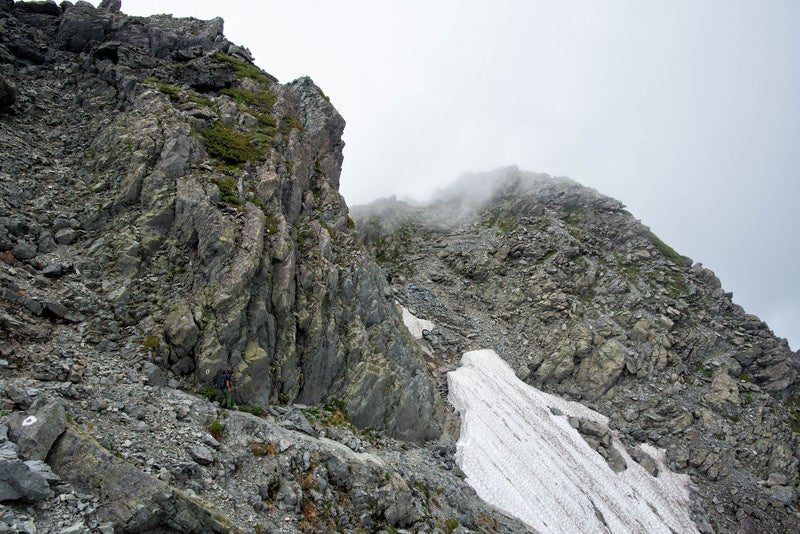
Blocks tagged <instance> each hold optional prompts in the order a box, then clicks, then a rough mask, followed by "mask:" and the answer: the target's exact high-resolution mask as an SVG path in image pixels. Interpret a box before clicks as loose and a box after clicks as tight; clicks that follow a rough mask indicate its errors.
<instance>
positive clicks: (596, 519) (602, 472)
mask: <svg viewBox="0 0 800 534" xmlns="http://www.w3.org/2000/svg"><path fill="white" fill-rule="evenodd" d="M447 381H448V386H449V391H450V402H451V403H452V404H453V405H454V406H455V408H456V409H457V410H458V411H459V413H460V414H461V418H462V422H461V437H460V439H459V440H458V444H457V453H456V460H457V461H458V464H459V466H460V467H461V469H462V471H464V473H465V474H466V475H467V478H466V481H467V483H468V484H470V485H471V486H472V487H473V488H475V491H476V492H477V493H478V495H479V496H480V497H481V498H482V499H483V500H485V501H486V502H488V503H490V504H492V505H494V506H496V507H497V508H499V509H501V510H503V511H505V512H506V513H508V514H510V515H513V516H516V517H518V518H519V519H520V520H522V521H524V522H525V523H526V524H528V525H529V526H530V527H531V528H533V529H535V530H536V531H540V532H563V533H575V532H613V533H615V534H616V533H622V532H636V533H640V532H647V533H656V532H667V533H669V532H697V529H696V527H695V524H694V522H692V520H691V519H690V516H689V477H688V476H686V475H678V474H675V473H672V472H671V471H669V469H668V468H667V467H666V466H665V465H664V456H663V452H662V451H659V450H658V449H655V448H653V447H649V446H642V449H643V450H644V451H645V452H646V453H647V454H649V455H650V456H651V457H653V459H654V460H656V462H657V464H658V473H659V474H658V476H657V477H653V476H652V475H650V474H649V473H648V472H647V471H646V470H645V469H644V468H643V467H642V466H640V465H639V464H638V463H636V461H634V460H633V459H632V458H631V457H630V456H629V455H628V454H627V453H626V451H625V449H624V447H623V446H622V445H621V444H620V443H619V442H618V441H617V440H616V439H615V440H614V443H613V445H614V447H615V448H616V449H617V450H618V451H619V452H620V454H622V456H623V458H625V461H626V462H627V465H628V468H627V469H626V470H625V471H623V472H621V473H615V472H614V471H612V470H611V468H610V467H609V466H608V464H607V463H606V461H605V460H604V459H603V458H602V457H601V456H600V454H598V453H597V452H596V451H595V450H593V449H592V448H591V447H590V446H589V445H588V444H587V443H586V441H584V439H583V438H582V437H581V436H580V434H578V431H577V430H575V429H574V428H572V426H570V424H569V422H568V421H567V416H570V415H571V416H575V417H581V418H587V419H590V420H592V421H595V422H597V423H600V424H602V425H604V426H606V427H607V425H608V418H606V417H605V416H603V415H601V414H599V413H597V412H595V411H593V410H590V409H589V408H587V407H585V406H583V405H582V404H579V403H576V402H569V401H565V400H563V399H560V398H558V397H556V396H553V395H548V394H546V393H543V392H541V391H539V390H537V389H536V388H533V387H531V386H529V385H527V384H525V383H524V382H522V381H520V380H519V379H518V378H517V377H516V376H515V375H514V372H513V371H512V370H511V368H510V367H509V366H508V364H506V363H505V362H504V361H503V360H501V359H500V357H499V356H498V355H497V353H495V352H494V351H493V350H478V351H473V352H467V353H466V354H464V357H463V358H462V360H461V367H460V368H459V369H457V370H455V371H452V372H450V373H449V374H448V376H447ZM551 407H553V408H557V409H558V410H560V411H561V412H563V415H559V416H556V415H554V414H553V413H552V412H551V411H550V408H551Z"/></svg>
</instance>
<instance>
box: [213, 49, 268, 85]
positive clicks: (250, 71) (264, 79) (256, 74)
mask: <svg viewBox="0 0 800 534" xmlns="http://www.w3.org/2000/svg"><path fill="white" fill-rule="evenodd" d="M214 59H216V60H217V61H219V62H220V63H224V64H225V65H227V66H229V67H230V68H232V69H233V72H235V73H236V74H237V75H238V76H241V77H242V78H250V79H251V80H255V81H257V82H261V83H267V84H269V83H272V80H270V79H269V77H268V76H267V75H266V74H264V72H263V71H262V70H261V69H259V68H258V67H256V66H255V65H253V64H251V63H247V62H246V61H242V60H241V59H236V58H235V57H233V56H229V55H227V54H221V53H217V54H214Z"/></svg>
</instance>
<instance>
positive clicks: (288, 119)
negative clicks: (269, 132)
mask: <svg viewBox="0 0 800 534" xmlns="http://www.w3.org/2000/svg"><path fill="white" fill-rule="evenodd" d="M295 128H296V129H298V130H300V131H301V132H305V131H306V129H305V128H303V125H302V124H300V123H299V122H297V120H296V119H295V118H294V117H292V116H291V115H284V116H283V118H282V119H281V128H280V130H279V131H280V132H281V135H283V136H284V137H285V136H287V135H289V132H291V131H292V129H295Z"/></svg>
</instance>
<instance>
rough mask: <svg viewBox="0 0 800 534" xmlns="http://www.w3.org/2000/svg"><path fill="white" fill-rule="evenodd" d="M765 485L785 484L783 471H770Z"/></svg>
mask: <svg viewBox="0 0 800 534" xmlns="http://www.w3.org/2000/svg"><path fill="white" fill-rule="evenodd" d="M765 485H766V486H767V487H768V488H771V487H772V486H785V485H786V475H784V474H783V473H770V474H769V478H767V481H766V482H765Z"/></svg>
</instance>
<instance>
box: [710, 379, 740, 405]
mask: <svg viewBox="0 0 800 534" xmlns="http://www.w3.org/2000/svg"><path fill="white" fill-rule="evenodd" d="M706 401H707V402H708V403H709V404H712V405H716V406H719V405H721V404H725V403H731V404H739V386H738V385H737V384H736V380H734V379H733V378H732V377H731V376H730V375H729V374H728V373H727V372H725V371H720V372H718V373H716V374H715V375H714V378H713V379H712V380H711V388H710V389H709V391H708V393H706Z"/></svg>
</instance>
